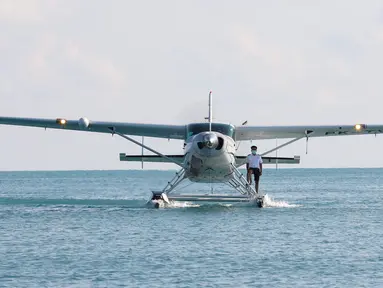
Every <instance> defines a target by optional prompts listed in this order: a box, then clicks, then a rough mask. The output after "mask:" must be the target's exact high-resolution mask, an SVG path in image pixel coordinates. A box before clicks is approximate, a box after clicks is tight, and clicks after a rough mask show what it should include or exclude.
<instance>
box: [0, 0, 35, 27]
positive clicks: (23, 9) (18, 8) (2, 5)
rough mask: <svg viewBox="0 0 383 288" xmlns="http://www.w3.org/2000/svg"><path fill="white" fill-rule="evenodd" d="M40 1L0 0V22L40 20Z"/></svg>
mask: <svg viewBox="0 0 383 288" xmlns="http://www.w3.org/2000/svg"><path fill="white" fill-rule="evenodd" d="M40 5H41V1H40V0H1V1H0V20H3V21H10V22H35V21H41V20H42V14H41V9H40V8H41V6H40Z"/></svg>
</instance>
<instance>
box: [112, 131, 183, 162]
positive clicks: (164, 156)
mask: <svg viewBox="0 0 383 288" xmlns="http://www.w3.org/2000/svg"><path fill="white" fill-rule="evenodd" d="M108 129H109V131H110V132H112V135H113V134H117V135H118V136H120V137H122V138H124V139H126V140H128V141H130V142H133V143H134V144H137V145H138V146H141V147H142V148H145V149H146V150H149V151H150V152H153V153H154V154H157V155H159V156H161V157H163V158H165V159H167V160H168V161H169V162H172V163H174V164H176V165H178V166H180V167H182V168H185V167H184V165H183V164H182V163H180V162H178V161H175V160H173V159H172V158H170V157H168V156H166V155H164V154H162V153H160V152H158V151H156V150H154V149H152V148H150V147H148V146H146V145H144V144H142V143H140V142H138V141H136V140H134V139H133V138H130V137H128V136H126V135H124V134H122V133H119V132H117V131H116V129H115V128H114V127H108Z"/></svg>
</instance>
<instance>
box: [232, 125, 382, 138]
mask: <svg viewBox="0 0 383 288" xmlns="http://www.w3.org/2000/svg"><path fill="white" fill-rule="evenodd" d="M380 133H383V125H366V124H356V125H331V126H237V127H236V130H235V140H236V141H244V140H257V139H259V140H261V139H278V138H299V137H306V136H307V137H325V136H343V135H366V134H380Z"/></svg>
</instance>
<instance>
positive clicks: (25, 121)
mask: <svg viewBox="0 0 383 288" xmlns="http://www.w3.org/2000/svg"><path fill="white" fill-rule="evenodd" d="M0 124H3V125H16V126H30V127H41V128H51V129H62V130H77V131H87V132H98V133H112V132H113V131H115V132H118V133H121V134H126V135H136V136H146V137H159V138H167V139H185V134H186V132H185V131H186V127H185V125H160V124H139V123H123V122H99V121H90V120H88V119H86V118H80V119H79V120H66V119H64V118H57V119H39V118H15V117H0Z"/></svg>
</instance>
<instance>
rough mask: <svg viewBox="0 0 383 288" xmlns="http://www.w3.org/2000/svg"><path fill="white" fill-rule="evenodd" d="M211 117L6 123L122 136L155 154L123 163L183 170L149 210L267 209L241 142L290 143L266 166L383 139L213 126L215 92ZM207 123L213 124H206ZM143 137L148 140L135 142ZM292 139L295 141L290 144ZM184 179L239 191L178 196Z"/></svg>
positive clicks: (332, 129)
mask: <svg viewBox="0 0 383 288" xmlns="http://www.w3.org/2000/svg"><path fill="white" fill-rule="evenodd" d="M208 106H209V113H208V117H206V118H205V119H204V120H205V121H204V122H200V123H189V124H186V125H166V124H146V123H125V122H101V121H93V120H90V119H88V118H85V117H82V118H80V119H79V120H67V119H65V118H56V119H42V118H20V117H0V124H3V125H16V126H29V127H40V128H45V129H62V130H74V131H84V132H96V133H107V134H111V135H118V136H120V137H122V138H124V139H126V140H128V141H130V142H133V143H134V144H136V145H138V146H140V147H141V148H142V151H143V150H144V149H146V150H147V151H150V152H152V153H153V154H147V155H144V153H142V154H141V155H127V154H126V153H120V154H119V158H120V161H139V162H142V163H144V162H167V163H173V164H175V165H177V166H179V167H180V169H179V170H178V171H177V172H176V173H175V176H174V178H173V179H171V180H170V181H169V182H167V184H166V185H165V187H164V188H163V189H162V190H158V191H152V194H151V197H150V199H149V201H148V205H151V206H153V207H155V208H159V207H164V206H166V205H167V204H170V203H171V202H172V201H190V202H199V201H208V202H229V203H234V202H249V203H252V204H254V205H255V206H258V207H263V206H264V202H265V201H264V199H265V194H262V193H261V192H257V191H256V190H255V189H254V187H253V186H252V185H250V184H249V182H248V181H247V178H246V177H245V176H244V175H243V173H241V171H240V167H241V166H243V165H245V163H246V159H247V155H237V150H238V147H239V144H240V142H241V141H249V140H255V141H257V140H264V139H287V140H286V142H285V143H283V144H281V145H278V146H276V147H275V148H273V149H270V150H268V151H265V152H263V153H260V155H261V157H262V160H263V164H278V163H280V164H299V163H300V156H294V157H268V156H266V155H269V154H270V153H272V152H274V151H276V150H278V149H281V148H282V147H285V146H287V145H290V144H292V143H294V142H296V141H298V140H301V139H306V141H308V139H309V138H311V137H326V136H345V135H366V134H375V135H376V134H380V133H382V132H383V125H366V124H359V123H358V124H355V125H329V126H248V125H246V124H247V121H246V122H243V123H242V124H241V125H238V126H235V125H232V124H229V123H218V122H214V121H213V105H212V92H211V91H210V92H209V102H208ZM206 120H207V121H206ZM134 136H142V141H141V142H140V141H137V140H136V139H134V138H132V137H134ZM143 137H157V138H165V139H169V140H170V139H175V140H180V141H182V142H183V150H184V153H183V154H182V155H165V154H162V153H161V152H159V151H157V150H155V149H153V148H152V147H149V146H147V145H145V144H144V141H143V139H144V138H143ZM289 139H290V140H289ZM184 180H189V181H191V182H195V183H225V184H227V185H228V186H230V187H231V189H233V191H237V192H239V194H236V195H228V194H224V195H222V194H213V193H210V194H199V195H196V194H189V195H186V194H178V193H177V194H175V193H172V192H174V190H175V188H176V187H177V186H179V184H180V183H181V182H183V181H184Z"/></svg>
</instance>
